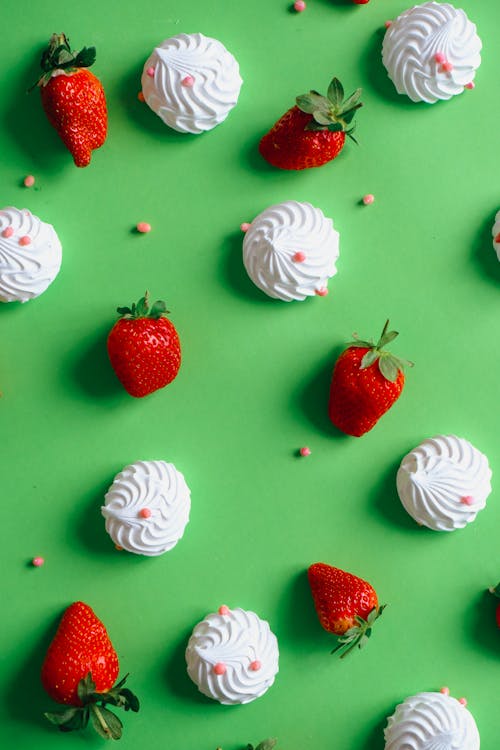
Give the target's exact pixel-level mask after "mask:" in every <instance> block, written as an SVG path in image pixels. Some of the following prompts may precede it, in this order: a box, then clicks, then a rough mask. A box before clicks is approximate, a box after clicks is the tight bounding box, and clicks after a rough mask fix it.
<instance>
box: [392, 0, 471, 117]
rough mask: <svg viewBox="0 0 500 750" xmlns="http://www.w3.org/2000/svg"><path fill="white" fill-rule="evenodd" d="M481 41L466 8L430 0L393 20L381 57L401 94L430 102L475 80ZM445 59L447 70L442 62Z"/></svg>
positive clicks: (452, 93)
mask: <svg viewBox="0 0 500 750" xmlns="http://www.w3.org/2000/svg"><path fill="white" fill-rule="evenodd" d="M481 47H482V44H481V40H480V38H479V37H478V35H477V33H476V26H475V24H473V23H472V22H471V21H469V19H468V18H467V15H466V14H465V12H464V11H463V10H458V9H457V8H455V7H454V6H453V5H451V4H450V3H436V2H429V3H424V4H423V5H416V6H415V7H413V8H411V9H409V10H407V11H405V12H404V13H402V14H401V15H400V16H398V18H396V19H395V20H394V21H393V22H392V23H391V25H390V26H389V28H388V29H387V31H386V33H385V36H384V42H383V47H382V60H383V63H384V65H385V67H386V68H387V72H388V74H389V78H390V79H391V80H392V82H393V83H394V85H395V87H396V91H397V92H398V94H407V95H408V96H409V97H410V99H411V100H412V101H414V102H420V101H422V102H428V103H429V104H432V103H434V102H437V101H438V100H440V99H451V97H452V96H454V95H456V94H461V93H462V92H463V90H464V87H465V86H466V85H467V84H470V83H472V81H473V80H474V76H475V73H476V69H477V68H478V67H479V65H480V64H481V55H480V54H479V53H480V51H481ZM436 55H437V56H438V58H437V59H436ZM440 56H442V57H443V58H444V59H442V60H441V57H440ZM440 60H441V61H440ZM446 63H448V64H449V65H450V66H451V67H450V69H449V70H446V69H445V68H443V64H446ZM445 67H446V65H445Z"/></svg>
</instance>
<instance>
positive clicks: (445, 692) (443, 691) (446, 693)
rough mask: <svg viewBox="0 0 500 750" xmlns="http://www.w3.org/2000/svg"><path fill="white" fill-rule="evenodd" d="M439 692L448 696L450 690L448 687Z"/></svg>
mask: <svg viewBox="0 0 500 750" xmlns="http://www.w3.org/2000/svg"><path fill="white" fill-rule="evenodd" d="M439 692H440V693H442V694H443V695H449V694H450V688H449V687H442V688H441V690H440V691H439Z"/></svg>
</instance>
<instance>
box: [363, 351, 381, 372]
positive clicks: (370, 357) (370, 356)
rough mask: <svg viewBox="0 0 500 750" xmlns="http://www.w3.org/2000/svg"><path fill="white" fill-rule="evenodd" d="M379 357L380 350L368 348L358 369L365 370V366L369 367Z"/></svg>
mask: <svg viewBox="0 0 500 750" xmlns="http://www.w3.org/2000/svg"><path fill="white" fill-rule="evenodd" d="M379 357H380V352H379V351H377V349H370V350H369V351H368V352H366V354H365V356H364V357H363V359H362V360H361V366H360V368H359V369H360V370H366V368H367V367H371V365H373V364H374V362H376V361H377V359H378V358H379Z"/></svg>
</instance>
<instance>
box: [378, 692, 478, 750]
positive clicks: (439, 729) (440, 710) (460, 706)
mask: <svg viewBox="0 0 500 750" xmlns="http://www.w3.org/2000/svg"><path fill="white" fill-rule="evenodd" d="M465 703H466V701H464V699H461V700H456V698H452V697H451V696H450V695H448V693H447V691H446V690H445V692H439V693H418V694H417V695H413V696H411V697H410V698H407V699H406V700H405V701H404V702H403V703H400V704H399V706H397V707H396V710H395V712H394V714H393V715H392V716H390V717H389V719H388V722H387V727H386V728H385V729H384V737H385V750H431V748H432V750H434V748H435V749H436V750H479V744H480V740H479V732H478V729H477V725H476V722H475V721H474V717H473V716H472V714H471V713H470V711H469V710H468V709H467V708H466V707H465V705H464V704H465Z"/></svg>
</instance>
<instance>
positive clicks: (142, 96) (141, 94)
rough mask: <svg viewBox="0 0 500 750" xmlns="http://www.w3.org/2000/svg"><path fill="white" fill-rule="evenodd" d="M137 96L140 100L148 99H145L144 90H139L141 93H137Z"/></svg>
mask: <svg viewBox="0 0 500 750" xmlns="http://www.w3.org/2000/svg"><path fill="white" fill-rule="evenodd" d="M137 98H138V99H139V101H140V102H144V101H146V100H145V99H144V94H143V93H142V91H139V93H138V94H137Z"/></svg>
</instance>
